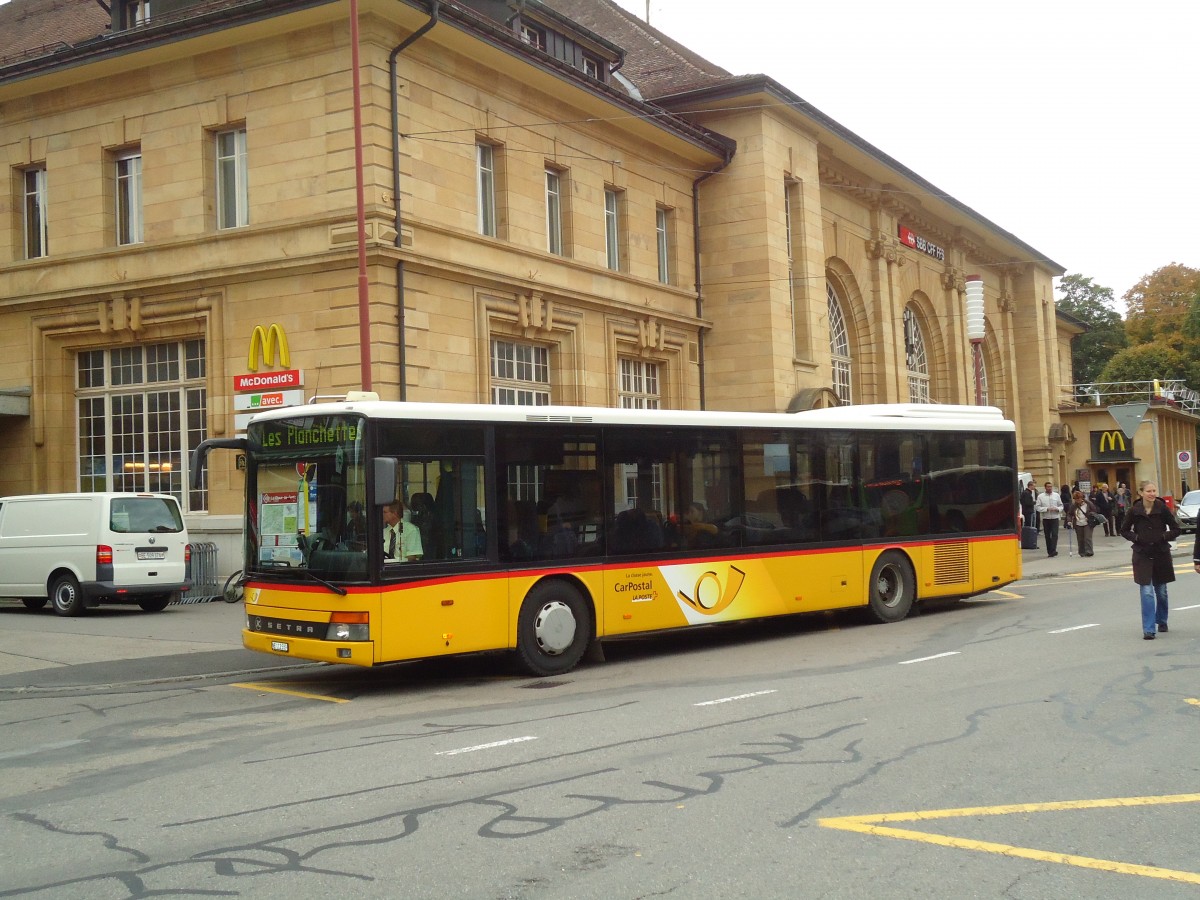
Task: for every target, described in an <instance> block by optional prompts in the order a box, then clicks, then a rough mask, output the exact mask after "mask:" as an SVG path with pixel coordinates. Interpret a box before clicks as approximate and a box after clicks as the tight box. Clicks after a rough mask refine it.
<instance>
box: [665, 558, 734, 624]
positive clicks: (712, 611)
mask: <svg viewBox="0 0 1200 900" xmlns="http://www.w3.org/2000/svg"><path fill="white" fill-rule="evenodd" d="M745 580H746V573H745V572H743V571H742V570H741V569H739V568H738V567H737V566H730V567H729V577H728V578H727V579H726V580H725V582H724V584H722V583H721V578H720V576H719V575H717V573H716V572H713V571H712V570H709V571H707V572H703V573H702V574H701V575H700V577H699V578H697V579H696V587H695V588H693V589H692V592H691V593H690V594H689V593H687V591H683V590H680V591H678V595H679V599H680V600H682V601H683V602H684V603H686V604H687V605H688V606H690V607H691V608H692V609H694V610H696V612H699V613H704V614H705V615H710V616H711V615H716V614H717V613H720V612H724V610H725V609H726V608H728V606H729V605H730V604H731V603H733V601H734V598H735V597H737V595H738V591H740V590H741V589H742V582H744V581H745Z"/></svg>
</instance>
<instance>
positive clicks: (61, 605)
mask: <svg viewBox="0 0 1200 900" xmlns="http://www.w3.org/2000/svg"><path fill="white" fill-rule="evenodd" d="M50 597H51V599H53V600H54V611H55V612H56V613H58V615H60V616H78V615H82V614H83V592H82V591H81V590H80V589H79V582H78V581H76V580H75V576H74V575H70V574H67V575H59V576H58V577H57V578H56V579H54V582H53V584H51V585H50Z"/></svg>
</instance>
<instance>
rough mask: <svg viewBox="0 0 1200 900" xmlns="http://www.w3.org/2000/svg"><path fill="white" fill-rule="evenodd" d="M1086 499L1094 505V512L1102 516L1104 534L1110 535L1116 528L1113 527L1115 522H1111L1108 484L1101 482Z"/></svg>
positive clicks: (1110, 499)
mask: <svg viewBox="0 0 1200 900" xmlns="http://www.w3.org/2000/svg"><path fill="white" fill-rule="evenodd" d="M1088 499H1089V500H1091V501H1092V505H1094V506H1095V507H1096V512H1098V513H1100V515H1101V516H1103V517H1104V536H1105V537H1112V536H1113V535H1114V534H1116V533H1117V530H1116V528H1114V527H1113V526H1114V524H1115V523H1114V522H1113V495H1112V493H1111V492H1110V491H1109V490H1108V484H1107V483H1104V482H1101V483H1100V485H1099V486H1098V487H1097V488H1096V490H1095V491H1093V492H1092V496H1090V497H1088Z"/></svg>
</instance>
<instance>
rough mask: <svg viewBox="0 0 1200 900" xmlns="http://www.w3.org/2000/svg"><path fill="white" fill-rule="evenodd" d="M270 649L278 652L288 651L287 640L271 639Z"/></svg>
mask: <svg viewBox="0 0 1200 900" xmlns="http://www.w3.org/2000/svg"><path fill="white" fill-rule="evenodd" d="M271 649H272V650H278V651H279V652H280V653H287V652H288V645H287V641H271Z"/></svg>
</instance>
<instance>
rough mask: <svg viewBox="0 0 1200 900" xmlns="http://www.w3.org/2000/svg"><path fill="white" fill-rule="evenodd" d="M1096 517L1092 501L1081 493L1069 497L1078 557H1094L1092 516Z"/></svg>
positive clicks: (1077, 492)
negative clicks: (1077, 544)
mask: <svg viewBox="0 0 1200 900" xmlns="http://www.w3.org/2000/svg"><path fill="white" fill-rule="evenodd" d="M1093 515H1096V507H1095V506H1093V505H1092V501H1091V500H1088V499H1087V498H1086V497H1084V496H1083V491H1076V492H1075V493H1073V494H1072V495H1071V527H1072V528H1074V529H1075V537H1077V538H1078V539H1079V555H1080V556H1094V555H1095V554H1094V553H1093V552H1092V530H1093V529H1094V528H1095V527H1096V526H1095V525H1093V524H1092V516H1093Z"/></svg>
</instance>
